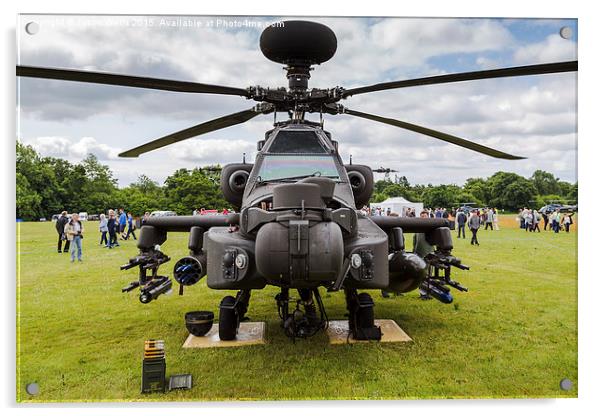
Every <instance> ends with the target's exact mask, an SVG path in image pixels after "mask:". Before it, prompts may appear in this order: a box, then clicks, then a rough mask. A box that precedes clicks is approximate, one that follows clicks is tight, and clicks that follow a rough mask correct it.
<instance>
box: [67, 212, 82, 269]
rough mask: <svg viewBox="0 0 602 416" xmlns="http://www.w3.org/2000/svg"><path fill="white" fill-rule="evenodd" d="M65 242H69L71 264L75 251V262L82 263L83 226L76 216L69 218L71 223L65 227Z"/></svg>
mask: <svg viewBox="0 0 602 416" xmlns="http://www.w3.org/2000/svg"><path fill="white" fill-rule="evenodd" d="M65 234H67V240H69V241H70V242H71V249H70V252H71V263H73V262H74V261H75V251H76V250H77V261H82V238H83V235H84V226H83V224H82V223H81V221H80V220H79V215H78V214H73V215H72V216H71V221H69V222H68V223H67V225H66V226H65Z"/></svg>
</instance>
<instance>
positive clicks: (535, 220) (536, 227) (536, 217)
mask: <svg viewBox="0 0 602 416" xmlns="http://www.w3.org/2000/svg"><path fill="white" fill-rule="evenodd" d="M532 215H533V225H532V226H531V229H532V231H533V232H535V230H537V232H538V233H540V232H541V230H540V229H539V220H540V219H541V218H540V216H539V213H538V212H537V210H535V209H534V210H533V214H532Z"/></svg>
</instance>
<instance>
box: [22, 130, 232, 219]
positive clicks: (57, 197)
mask: <svg viewBox="0 0 602 416" xmlns="http://www.w3.org/2000/svg"><path fill="white" fill-rule="evenodd" d="M16 162H17V165H16V188H17V204H16V205H17V206H16V211H17V212H16V214H17V218H20V219H23V220H38V219H40V218H46V219H50V218H51V217H52V215H54V214H58V213H60V212H61V211H63V210H66V211H68V212H87V213H88V214H99V213H103V212H106V211H107V210H108V209H110V208H113V209H116V208H120V207H123V208H125V209H126V210H127V211H131V212H132V214H133V215H134V216H139V215H142V214H144V213H145V212H146V211H158V210H169V211H175V212H177V213H178V214H179V215H185V214H191V213H192V211H193V210H194V209H197V208H202V207H205V208H207V209H209V208H219V209H223V208H232V207H231V206H230V204H229V203H228V202H227V201H226V200H225V199H224V198H223V196H222V194H221V191H220V188H219V170H218V169H219V167H217V168H218V169H216V166H206V167H202V168H195V169H178V170H177V171H175V172H174V173H173V174H172V175H170V176H169V177H168V178H167V179H166V180H165V182H164V184H163V185H159V184H158V183H156V182H154V181H153V180H151V179H150V178H149V177H147V176H146V175H140V176H139V177H138V180H137V181H136V182H135V183H132V184H130V185H128V186H126V187H123V188H119V187H118V186H117V179H116V178H115V177H114V176H113V172H112V171H111V170H110V168H109V167H108V166H107V165H103V164H101V163H100V162H99V160H98V158H97V157H96V156H94V155H92V154H90V155H88V156H87V157H86V158H85V159H84V160H82V161H81V162H80V163H71V162H68V161H66V160H64V159H60V158H54V157H42V156H41V155H40V154H39V153H38V152H36V150H35V149H34V148H33V147H31V146H27V145H24V144H22V143H20V142H17V160H16Z"/></svg>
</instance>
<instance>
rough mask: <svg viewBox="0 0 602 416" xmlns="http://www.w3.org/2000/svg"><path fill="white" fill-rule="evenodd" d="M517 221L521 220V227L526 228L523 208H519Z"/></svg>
mask: <svg viewBox="0 0 602 416" xmlns="http://www.w3.org/2000/svg"><path fill="white" fill-rule="evenodd" d="M516 221H518V222H520V228H521V230H522V229H523V228H525V217H524V215H523V210H522V209H519V210H518V215H517V216H516Z"/></svg>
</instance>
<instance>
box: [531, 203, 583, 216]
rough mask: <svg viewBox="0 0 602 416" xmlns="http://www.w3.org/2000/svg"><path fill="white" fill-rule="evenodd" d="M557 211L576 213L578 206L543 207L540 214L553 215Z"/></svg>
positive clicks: (554, 205)
mask: <svg viewBox="0 0 602 416" xmlns="http://www.w3.org/2000/svg"><path fill="white" fill-rule="evenodd" d="M556 210H559V211H560V212H576V211H577V205H562V204H548V205H544V206H543V207H541V208H540V209H539V212H541V213H542V214H543V213H545V214H551V213H552V212H554V211H556Z"/></svg>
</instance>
